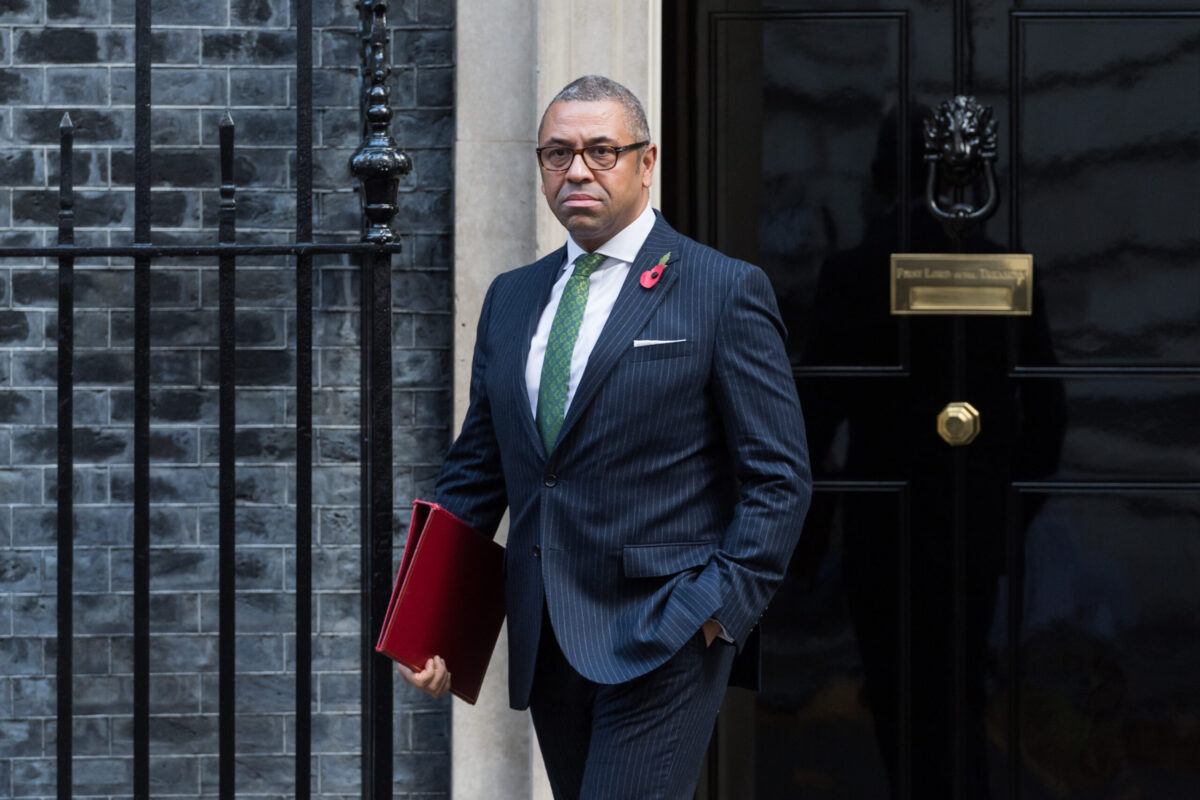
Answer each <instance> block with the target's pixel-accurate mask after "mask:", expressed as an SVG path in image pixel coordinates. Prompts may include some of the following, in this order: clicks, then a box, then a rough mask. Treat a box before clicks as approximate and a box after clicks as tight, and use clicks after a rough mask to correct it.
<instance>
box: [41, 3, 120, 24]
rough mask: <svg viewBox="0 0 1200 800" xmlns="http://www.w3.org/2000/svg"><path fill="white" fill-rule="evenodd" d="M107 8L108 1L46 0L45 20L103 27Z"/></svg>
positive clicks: (107, 16)
mask: <svg viewBox="0 0 1200 800" xmlns="http://www.w3.org/2000/svg"><path fill="white" fill-rule="evenodd" d="M109 8H110V0H46V19H48V20H51V21H53V22H74V23H92V24H99V25H104V24H107V23H108V19H109Z"/></svg>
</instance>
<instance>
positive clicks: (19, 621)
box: [12, 595, 58, 636]
mask: <svg viewBox="0 0 1200 800" xmlns="http://www.w3.org/2000/svg"><path fill="white" fill-rule="evenodd" d="M12 604H13V615H12V616H13V628H12V629H13V634H14V635H17V636H20V635H22V634H24V635H27V636H55V635H56V633H57V631H58V617H57V616H56V609H57V604H56V603H55V601H54V598H53V597H45V596H40V597H38V596H29V595H25V596H20V597H15V598H13V601H12Z"/></svg>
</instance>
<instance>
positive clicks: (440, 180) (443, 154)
mask: <svg viewBox="0 0 1200 800" xmlns="http://www.w3.org/2000/svg"><path fill="white" fill-rule="evenodd" d="M410 155H411V156H412V159H413V174H415V175H416V186H417V187H418V188H421V189H427V190H428V189H439V190H442V191H450V189H451V187H452V186H453V184H454V164H453V161H454V159H453V153H452V152H451V151H450V150H448V149H443V150H414V151H412V153H410ZM417 263H418V264H420V263H421V262H417Z"/></svg>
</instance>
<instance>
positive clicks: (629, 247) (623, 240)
mask: <svg viewBox="0 0 1200 800" xmlns="http://www.w3.org/2000/svg"><path fill="white" fill-rule="evenodd" d="M654 222H655V218H654V209H652V208H651V207H650V203H649V202H647V203H646V207H645V208H643V209H642V213H641V214H638V216H637V218H636V219H635V220H634V221H633V222H631V223H629V224H628V225H626V226H625V227H624V228H622V229H621V230H620V231H619V232H618V233H617V235H616V236H614V237H612V238H611V239H609V240H608V241H607V242H605V243H604V244H602V245H600V246H599V247H598V248H596V252H597V253H601V254H603V255H605V256H608V258H610V259H616V260H617V261H622V262H624V263H626V264H632V263H633V261H634V259H635V258H637V254H638V251H639V250H641V249H642V245H644V244H645V243H646V238H647V237H648V236H649V235H650V231H651V230H653V228H654ZM586 252H587V251H586V250H584V249H583V248H582V247H580V246H579V245H578V244H576V243H575V239H574V238H572V237H571V235H570V234H568V235H567V261H566V264H564V265H563V266H564V267H565V266H566V265H567V264H574V263H575V259H577V258H579V256H581V255H583V254H584V253H586ZM610 263H612V262H611V261H605V262H604V264H603V265H602V266H601V267H600V268H601V269H603V268H604V267H606V266H608V265H609V264H610Z"/></svg>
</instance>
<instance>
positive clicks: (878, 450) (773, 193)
mask: <svg viewBox="0 0 1200 800" xmlns="http://www.w3.org/2000/svg"><path fill="white" fill-rule="evenodd" d="M1132 5H1133V4H1131V3H1130V2H1116V1H1115V0H1114V1H1113V2H1106V1H1105V0H1098V1H1097V2H1089V3H1087V4H1084V3H1082V2H1078V0H1066V1H1065V2H1055V3H1054V4H1052V5H1051V4H1042V3H1029V2H1020V3H1017V2H1009V0H978V1H977V2H968V1H967V0H952V1H948V2H937V3H928V2H900V3H889V4H887V6H886V7H883V6H882V4H879V3H873V2H853V3H852V2H837V0H832V1H831V2H822V3H820V4H819V5H818V4H817V3H816V2H807V1H805V0H774V1H773V2H758V1H757V0H694V1H693V2H683V0H678V2H671V3H668V4H667V6H666V9H667V11H666V23H667V24H666V28H667V31H668V42H667V44H668V47H667V51H668V63H669V64H671V65H673V66H672V68H671V69H669V70H667V74H666V75H665V82H666V86H665V91H664V96H665V97H667V98H671V99H673V100H674V102H675V103H676V105H675V106H674V107H673V108H668V109H667V113H666V114H665V115H664V122H665V126H664V127H665V130H664V142H665V146H664V157H663V167H664V173H663V178H664V184H665V187H666V188H665V190H664V210H665V212H666V214H667V217H668V219H670V220H671V221H672V222H673V223H674V224H676V225H677V226H679V227H680V228H681V229H683V230H684V231H685V232H687V233H689V234H691V235H693V236H695V237H697V238H699V239H701V240H702V241H705V242H707V243H710V244H713V245H714V246H717V247H718V248H720V249H722V250H724V251H725V252H728V253H730V254H731V255H734V256H738V257H742V258H746V259H747V260H750V261H752V262H754V263H757V264H759V265H761V266H762V267H763V268H764V269H765V270H766V271H767V273H768V275H769V276H770V277H771V280H772V282H773V284H774V286H775V289H776V293H777V296H778V298H779V302H780V308H781V311H782V313H783V315H784V318H785V322H786V324H787V326H788V328H789V331H790V338H789V343H788V349H789V353H790V356H791V360H792V364H793V369H794V372H795V375H796V379H797V389H798V391H799V393H800V396H801V401H802V403H803V406H804V411H805V418H806V422H807V424H808V429H809V435H810V447H811V455H812V459H813V468H814V475H815V477H816V481H817V483H816V494H815V498H814V505H813V511H812V513H811V515H810V519H809V521H808V523H807V524H806V526H805V531H804V535H803V536H802V538H801V543H800V546H799V548H798V549H797V552H796V555H795V556H794V558H793V561H792V565H791V567H790V570H789V575H788V578H787V580H786V581H785V584H784V587H783V589H782V590H781V592H780V594H779V596H778V597H777V598H776V599H775V601H774V602H773V603H772V605H771V608H770V609H769V610H768V612H767V614H766V615H765V617H764V620H763V627H762V632H763V636H762V643H763V658H764V660H763V691H762V692H761V693H759V694H758V695H757V696H750V695H741V694H739V693H737V692H736V691H735V692H731V697H730V700H729V705H728V707H727V712H728V713H726V714H723V715H722V718H723V720H724V721H723V722H722V723H721V724H722V725H723V726H724V728H723V729H721V730H719V731H718V736H717V742H718V745H717V749H716V750H715V751H714V768H713V772H712V776H713V778H712V781H711V782H710V783H709V784H708V785H706V786H705V787H704V791H703V792H702V794H704V796H705V797H708V798H716V797H721V798H739V800H740V799H741V798H754V799H756V800H766V799H767V798H854V800H874V799H875V798H880V799H882V798H901V797H902V798H921V800H941V798H955V800H980V799H981V798H991V797H994V798H1002V797H1004V798H1052V797H1053V798H1059V797H1068V798H1080V799H1081V800H1082V799H1083V798H1088V799H1089V800H1090V799H1091V798H1110V797H1130V798H1133V797H1137V798H1162V800H1175V798H1179V797H1190V796H1200V757H1197V755H1198V753H1197V751H1196V748H1197V746H1198V742H1200V737H1198V736H1197V735H1196V734H1195V732H1194V726H1192V727H1189V725H1190V723H1189V722H1188V720H1191V719H1194V716H1195V714H1196V713H1197V712H1198V711H1200V684H1197V683H1196V681H1195V680H1194V676H1195V675H1196V674H1200V648H1198V647H1197V646H1196V645H1195V642H1196V641H1197V640H1198V639H1197V636H1196V634H1197V633H1198V631H1197V627H1198V626H1200V581H1198V580H1196V579H1195V576H1196V564H1198V563H1200V559H1198V558H1197V556H1200V553H1198V552H1196V551H1197V548H1200V510H1198V507H1197V504H1198V503H1200V501H1198V500H1197V498H1198V497H1200V421H1198V420H1200V414H1197V413H1196V411H1195V409H1197V408H1200V325H1197V322H1198V321H1200V5H1198V4H1197V3H1195V2H1192V3H1181V2H1173V3H1172V2H1168V3H1156V4H1155V5H1156V7H1157V8H1158V9H1159V10H1157V11H1154V12H1146V11H1143V10H1141V9H1138V8H1135V7H1132ZM1039 9H1045V10H1039ZM1172 9H1174V10H1172ZM955 93H966V94H973V95H975V96H976V97H978V99H979V100H980V101H981V102H983V103H986V104H989V105H991V106H992V107H993V110H994V113H995V117H996V120H997V123H998V129H999V132H1000V147H999V158H998V161H997V164H996V172H997V178H998V180H999V185H1000V205H999V209H998V211H997V212H996V214H995V215H994V216H993V217H992V218H991V219H990V220H989V221H988V222H987V223H986V224H985V225H984V226H982V227H981V228H980V229H979V230H977V231H974V232H973V233H971V234H970V235H968V236H967V237H966V238H965V239H964V240H963V241H962V242H960V243H956V242H954V241H953V240H952V239H951V238H950V237H949V236H948V235H947V233H946V231H945V230H943V228H942V227H941V225H940V224H938V223H936V222H935V221H934V220H933V218H932V217H931V216H930V214H929V213H928V211H927V210H926V209H925V207H924V199H923V190H924V182H925V176H926V164H925V162H924V161H923V159H922V156H923V140H922V122H923V120H924V118H925V117H926V116H927V115H928V113H929V110H930V109H931V108H933V107H934V106H936V105H937V104H938V103H940V102H942V101H943V100H947V99H949V98H950V97H951V96H952V95H953V94H955ZM978 195H979V191H978V187H975V188H972V189H969V190H967V191H966V192H965V193H964V196H963V199H965V200H978ZM957 248H961V249H963V250H965V251H967V252H1031V253H1032V254H1033V257H1034V265H1035V266H1034V276H1035V277H1034V308H1033V313H1032V315H1031V316H1029V317H1027V318H1007V319H1005V318H988V317H969V318H963V317H919V316H918V317H904V318H897V317H894V316H892V315H890V314H889V312H888V308H889V291H888V288H889V287H888V257H889V255H890V254H891V253H894V252H930V253H942V252H953V251H954V250H955V249H957ZM951 401H967V402H970V403H972V404H973V405H974V406H975V407H976V408H977V409H978V410H979V412H980V414H981V417H982V433H981V434H980V435H979V437H978V438H977V439H976V440H975V441H974V442H973V443H972V444H970V445H969V446H966V447H960V448H951V447H949V446H948V445H946V443H945V442H943V441H942V440H941V439H940V438H939V437H938V436H937V434H936V432H935V420H936V417H937V415H938V412H939V411H940V410H941V409H942V408H943V407H944V406H945V405H946V404H947V403H949V402H951ZM747 765H749V766H747Z"/></svg>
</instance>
